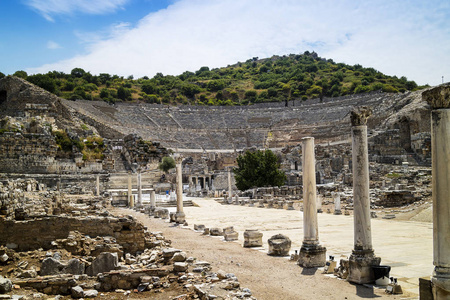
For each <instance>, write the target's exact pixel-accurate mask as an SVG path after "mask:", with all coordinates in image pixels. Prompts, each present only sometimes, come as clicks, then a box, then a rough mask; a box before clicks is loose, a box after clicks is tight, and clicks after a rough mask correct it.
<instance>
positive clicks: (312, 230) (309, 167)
mask: <svg viewBox="0 0 450 300" xmlns="http://www.w3.org/2000/svg"><path fill="white" fill-rule="evenodd" d="M302 152H303V157H302V159H303V162H302V163H303V235H304V236H303V243H307V244H318V243H319V228H318V222H317V202H316V199H317V194H316V167H315V157H314V138H312V137H311V138H304V139H303V140H302Z"/></svg>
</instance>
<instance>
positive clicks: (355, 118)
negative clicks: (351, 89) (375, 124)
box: [350, 106, 372, 126]
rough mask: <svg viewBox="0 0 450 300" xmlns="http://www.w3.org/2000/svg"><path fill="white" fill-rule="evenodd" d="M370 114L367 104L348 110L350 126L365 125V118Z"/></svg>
mask: <svg viewBox="0 0 450 300" xmlns="http://www.w3.org/2000/svg"><path fill="white" fill-rule="evenodd" d="M371 115H372V110H371V109H370V108H369V107H367V106H359V107H355V108H353V109H352V111H351V112H350V121H351V122H352V126H360V125H367V119H368V118H369V117H370V116H371Z"/></svg>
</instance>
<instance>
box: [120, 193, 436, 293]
mask: <svg viewBox="0 0 450 300" xmlns="http://www.w3.org/2000/svg"><path fill="white" fill-rule="evenodd" d="M193 200H194V201H195V202H196V203H197V204H198V205H199V207H186V208H185V212H186V215H187V221H188V222H189V227H190V228H189V227H184V228H180V227H177V226H174V225H173V224H171V223H168V222H167V221H164V220H160V219H154V218H152V217H148V216H146V215H144V214H142V213H137V212H135V211H133V210H130V209H119V208H115V209H113V212H114V213H115V214H128V215H133V216H135V217H136V218H137V219H138V220H139V221H141V222H142V223H143V224H144V225H145V226H147V227H148V229H149V230H150V231H162V232H163V233H164V235H165V236H166V237H167V238H168V239H171V240H172V245H173V247H175V248H180V249H183V250H184V251H186V252H187V253H188V255H190V256H193V257H196V258H197V259H198V260H205V261H208V262H211V263H212V266H213V271H217V270H219V269H222V270H224V271H225V272H230V273H234V274H236V276H237V277H238V278H239V281H240V283H241V286H242V287H247V288H249V289H250V290H251V291H252V293H253V295H254V296H255V297H257V298H258V299H305V300H306V299H361V298H378V299H418V296H417V293H418V290H417V293H415V292H414V291H415V289H416V287H415V286H414V287H413V288H412V290H413V292H410V291H409V289H404V290H405V293H404V294H403V295H388V294H385V292H384V289H378V288H376V287H375V288H374V287H370V286H369V287H367V286H363V285H354V284H350V283H349V282H347V281H344V280H339V279H337V278H335V277H332V276H329V275H324V274H322V272H321V270H320V269H319V270H314V269H313V270H311V269H302V268H301V267H299V266H298V265H296V264H295V263H294V262H293V261H289V260H288V259H287V258H281V257H271V256H268V255H267V254H266V251H267V244H266V243H267V239H268V238H269V237H270V236H272V235H274V234H276V233H279V232H281V233H285V234H286V233H287V235H288V236H289V237H290V238H291V239H292V240H293V246H292V248H291V250H292V252H293V250H294V249H299V246H300V245H301V240H302V233H301V230H302V219H301V213H300V212H299V211H287V210H281V209H280V210H277V209H262V208H256V207H241V206H234V205H230V206H228V205H226V206H222V205H220V204H218V203H217V202H215V201H214V200H212V199H209V200H205V199H198V198H197V199H193ZM280 218H281V220H282V222H280ZM329 218H331V219H333V220H334V221H333V222H337V225H336V224H333V222H328V223H327V221H326V220H325V219H329ZM376 221H379V222H382V223H383V222H387V221H388V220H376ZM402 223H403V222H395V223H394V222H390V223H385V224H384V223H383V224H377V225H376V227H377V228H384V229H385V230H386V232H389V231H393V230H394V231H395V224H402ZM194 224H204V225H206V226H207V227H220V228H223V227H226V226H235V228H236V229H237V231H238V232H239V238H240V240H239V241H238V242H224V241H222V239H221V238H218V237H210V236H203V235H201V234H200V233H199V232H195V231H193V230H192V227H193V225H194ZM289 224H290V225H289ZM319 224H320V226H321V229H320V230H322V227H324V228H326V229H325V230H328V231H331V232H332V233H330V234H328V233H327V234H322V237H323V238H321V243H323V244H325V246H327V248H328V252H327V253H328V254H335V255H336V257H337V258H339V257H340V255H339V254H348V252H349V251H350V252H351V248H352V242H353V241H352V239H350V240H348V238H347V237H346V238H345V239H344V238H343V237H339V236H338V235H339V233H344V234H345V235H348V234H349V235H352V231H353V229H352V226H353V225H352V219H351V217H349V216H333V215H327V214H321V215H320V216H319ZM392 224H394V227H391V228H389V226H392ZM288 225H289V226H288ZM419 225H420V226H422V227H424V228H423V229H424V230H425V231H426V232H427V233H428V226H429V224H427V225H423V224H421V223H419ZM247 226H251V227H247ZM420 226H419V227H420ZM245 228H247V229H249V228H259V229H262V231H263V233H264V237H263V240H264V242H265V245H264V249H259V251H258V250H255V249H248V248H243V247H242V241H243V239H242V235H243V230H244V229H245ZM400 230H404V229H400ZM322 231H323V230H322ZM333 232H334V234H333ZM293 233H295V235H296V236H293ZM333 235H334V236H335V237H336V239H331V237H332V236H333ZM398 236H399V237H397V240H396V241H395V243H400V245H402V244H403V243H405V241H403V239H402V237H401V234H400V235H398ZM293 237H294V238H293ZM390 238H395V237H390ZM332 240H333V241H332ZM378 240H379V238H378V237H375V238H374V241H378ZM421 243H422V244H423V242H421ZM388 244H389V243H388ZM425 244H426V246H425V249H422V250H421V251H429V250H430V249H428V246H429V245H428V244H429V241H426V242H425ZM401 247H402V246H401ZM401 247H399V246H397V247H396V248H401ZM381 248H382V247H381V246H380V249H381ZM343 249H347V250H346V251H344V250H343ZM385 251H391V250H390V249H387V250H386V249H384V250H380V251H377V249H376V250H375V252H376V254H377V255H379V254H380V253H381V252H383V253H384V252H385ZM379 252H380V253H379ZM395 255H396V254H395V253H394V258H395ZM403 255H404V256H405V255H406V256H407V255H408V254H407V253H406V252H405V253H403ZM379 256H381V255H379ZM406 259H407V260H408V259H409V258H407V257H406ZM385 260H386V259H385ZM409 260H411V259H409ZM389 261H390V259H388V262H389ZM412 261H414V258H412ZM391 262H392V261H391ZM382 263H383V262H382ZM393 263H394V264H397V266H398V268H401V267H402V266H403V267H405V268H406V269H409V268H410V264H409V263H403V262H400V263H398V261H397V260H395V261H393ZM412 263H415V262H412ZM389 265H392V263H389ZM430 266H432V264H431V262H427V261H425V263H424V268H425V269H426V271H425V272H428V269H429V268H431V267H430ZM393 269H395V268H394V267H393ZM397 271H398V272H397V273H402V272H401V271H400V270H397ZM417 272H418V273H417V274H414V275H413V277H411V278H409V277H408V278H404V283H402V286H404V284H406V285H408V283H407V281H408V280H412V279H413V278H414V279H417V277H416V275H419V276H420V274H421V273H422V271H421V270H419V271H417ZM394 273H395V272H394ZM429 273H430V274H431V271H430V272H429ZM391 275H392V272H391ZM399 277H400V276H399ZM417 281H418V280H417ZM411 282H415V280H413V281H411ZM417 284H418V282H417ZM413 285H414V284H413Z"/></svg>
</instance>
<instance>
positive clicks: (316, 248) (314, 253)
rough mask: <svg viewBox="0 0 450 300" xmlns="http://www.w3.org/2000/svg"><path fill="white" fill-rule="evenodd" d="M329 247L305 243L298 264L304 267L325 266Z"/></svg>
mask: <svg viewBox="0 0 450 300" xmlns="http://www.w3.org/2000/svg"><path fill="white" fill-rule="evenodd" d="M326 253H327V248H325V247H322V246H321V245H319V244H317V245H311V244H303V245H302V247H301V248H300V254H299V256H298V261H297V264H298V265H299V266H301V267H303V268H317V267H323V266H325V263H326V260H327V259H326Z"/></svg>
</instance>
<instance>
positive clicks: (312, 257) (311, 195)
mask: <svg viewBox="0 0 450 300" xmlns="http://www.w3.org/2000/svg"><path fill="white" fill-rule="evenodd" d="M302 152H303V154H302V163H303V244H302V247H301V248H300V255H299V259H298V264H299V265H300V266H302V267H304V268H314V267H323V266H324V265H325V261H326V251H327V249H326V248H325V247H322V246H321V245H320V244H319V225H318V222H317V203H316V198H317V195H316V167H315V163H316V162H315V157H314V138H313V137H305V138H303V139H302Z"/></svg>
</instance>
